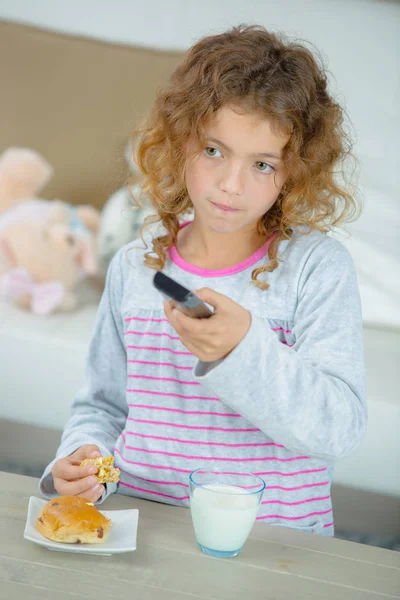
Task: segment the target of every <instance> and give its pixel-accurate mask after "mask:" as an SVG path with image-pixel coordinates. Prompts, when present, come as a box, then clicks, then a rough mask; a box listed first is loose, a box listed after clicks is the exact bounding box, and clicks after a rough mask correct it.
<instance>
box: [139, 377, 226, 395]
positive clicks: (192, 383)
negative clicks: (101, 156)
mask: <svg viewBox="0 0 400 600" xmlns="http://www.w3.org/2000/svg"><path fill="white" fill-rule="evenodd" d="M128 378H129V379H151V381H172V383H180V384H181V385H201V384H200V383H199V382H198V381H181V380H180V379H173V378H172V377H152V376H151V375H128ZM167 395H168V396H170V395H171V394H167ZM216 400H219V398H216Z"/></svg>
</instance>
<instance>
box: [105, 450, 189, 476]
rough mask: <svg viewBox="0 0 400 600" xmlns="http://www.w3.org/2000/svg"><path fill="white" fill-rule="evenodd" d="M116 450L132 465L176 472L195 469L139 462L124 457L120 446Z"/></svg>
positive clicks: (186, 471)
mask: <svg viewBox="0 0 400 600" xmlns="http://www.w3.org/2000/svg"><path fill="white" fill-rule="evenodd" d="M114 452H116V453H117V454H119V455H120V457H121V458H122V460H123V461H124V462H126V463H129V464H130V465H138V466H139V467H147V468H149V469H162V470H164V471H175V472H176V473H191V472H192V471H193V469H178V468H177V467H163V466H160V465H152V464H149V463H143V462H137V461H135V460H128V459H127V458H124V457H123V456H122V454H121V452H120V451H119V450H118V448H115V449H114Z"/></svg>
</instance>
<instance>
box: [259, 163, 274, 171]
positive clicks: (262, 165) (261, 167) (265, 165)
mask: <svg viewBox="0 0 400 600" xmlns="http://www.w3.org/2000/svg"><path fill="white" fill-rule="evenodd" d="M256 169H257V170H258V171H261V172H262V173H270V172H271V171H273V170H274V167H271V165H269V164H268V163H265V162H256Z"/></svg>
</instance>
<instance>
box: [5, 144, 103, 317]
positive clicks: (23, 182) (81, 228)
mask: <svg viewBox="0 0 400 600" xmlns="http://www.w3.org/2000/svg"><path fill="white" fill-rule="evenodd" d="M52 173H53V170H52V167H51V166H50V165H49V164H48V163H47V161H45V159H44V158H43V157H42V156H40V155H39V154H38V153H36V152H34V151H33V150H30V149H25V148H10V149H8V150H6V152H4V153H3V154H2V155H1V156H0V294H1V295H2V296H3V297H4V298H6V299H8V300H11V301H13V302H15V303H16V304H18V305H20V306H24V307H28V308H30V310H31V311H32V312H33V313H35V314H41V315H47V314H49V313H51V312H53V311H55V310H56V309H62V310H65V309H71V308H73V307H74V306H75V305H76V295H75V293H74V288H75V286H76V285H77V283H78V282H79V281H80V280H81V279H83V278H85V277H87V276H93V275H96V274H97V272H98V266H97V251H96V250H97V247H96V241H97V232H98V228H99V222H100V213H99V211H98V210H97V209H95V208H94V207H92V206H72V205H70V204H67V203H65V202H62V201H60V200H43V199H41V198H38V197H36V196H37V194H38V193H39V192H40V191H41V189H42V188H43V187H44V186H45V185H46V184H47V182H48V181H49V179H50V177H51V175H52Z"/></svg>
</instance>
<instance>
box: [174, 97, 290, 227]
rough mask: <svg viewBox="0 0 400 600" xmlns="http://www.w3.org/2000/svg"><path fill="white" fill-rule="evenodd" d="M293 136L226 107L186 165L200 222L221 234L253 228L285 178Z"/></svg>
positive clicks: (188, 182)
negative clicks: (284, 153)
mask: <svg viewBox="0 0 400 600" xmlns="http://www.w3.org/2000/svg"><path fill="white" fill-rule="evenodd" d="M288 139H289V136H285V135H284V134H281V135H279V134H278V133H277V132H275V133H274V132H273V131H272V129H271V126H270V123H269V121H268V120H267V119H265V118H263V117H260V116H259V115H257V114H254V113H252V114H248V113H244V112H238V111H237V110H235V109H234V107H228V106H226V107H223V108H221V109H220V110H219V111H218V112H217V113H216V116H215V118H214V120H213V121H212V122H211V123H210V125H209V126H208V127H207V129H206V143H205V145H204V148H203V149H202V150H201V151H200V153H198V154H196V155H195V156H194V157H193V158H191V159H189V160H188V163H187V165H186V173H185V180H186V187H187V190H188V193H189V196H190V199H191V201H192V203H193V206H194V209H195V217H196V220H198V222H199V223H201V225H203V226H205V227H207V228H210V229H211V230H213V231H214V232H216V233H217V232H218V233H233V232H235V231H239V230H242V229H252V228H253V227H254V226H255V225H256V224H257V222H258V221H259V220H260V218H261V217H262V216H263V215H264V214H265V213H266V212H267V211H268V210H269V209H270V208H271V206H272V205H273V204H274V202H275V200H276V199H277V197H278V195H279V192H280V190H281V188H282V186H283V184H284V182H285V178H286V174H285V172H284V169H283V162H282V160H281V157H282V151H283V148H284V146H285V144H286V143H287V141H288Z"/></svg>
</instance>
